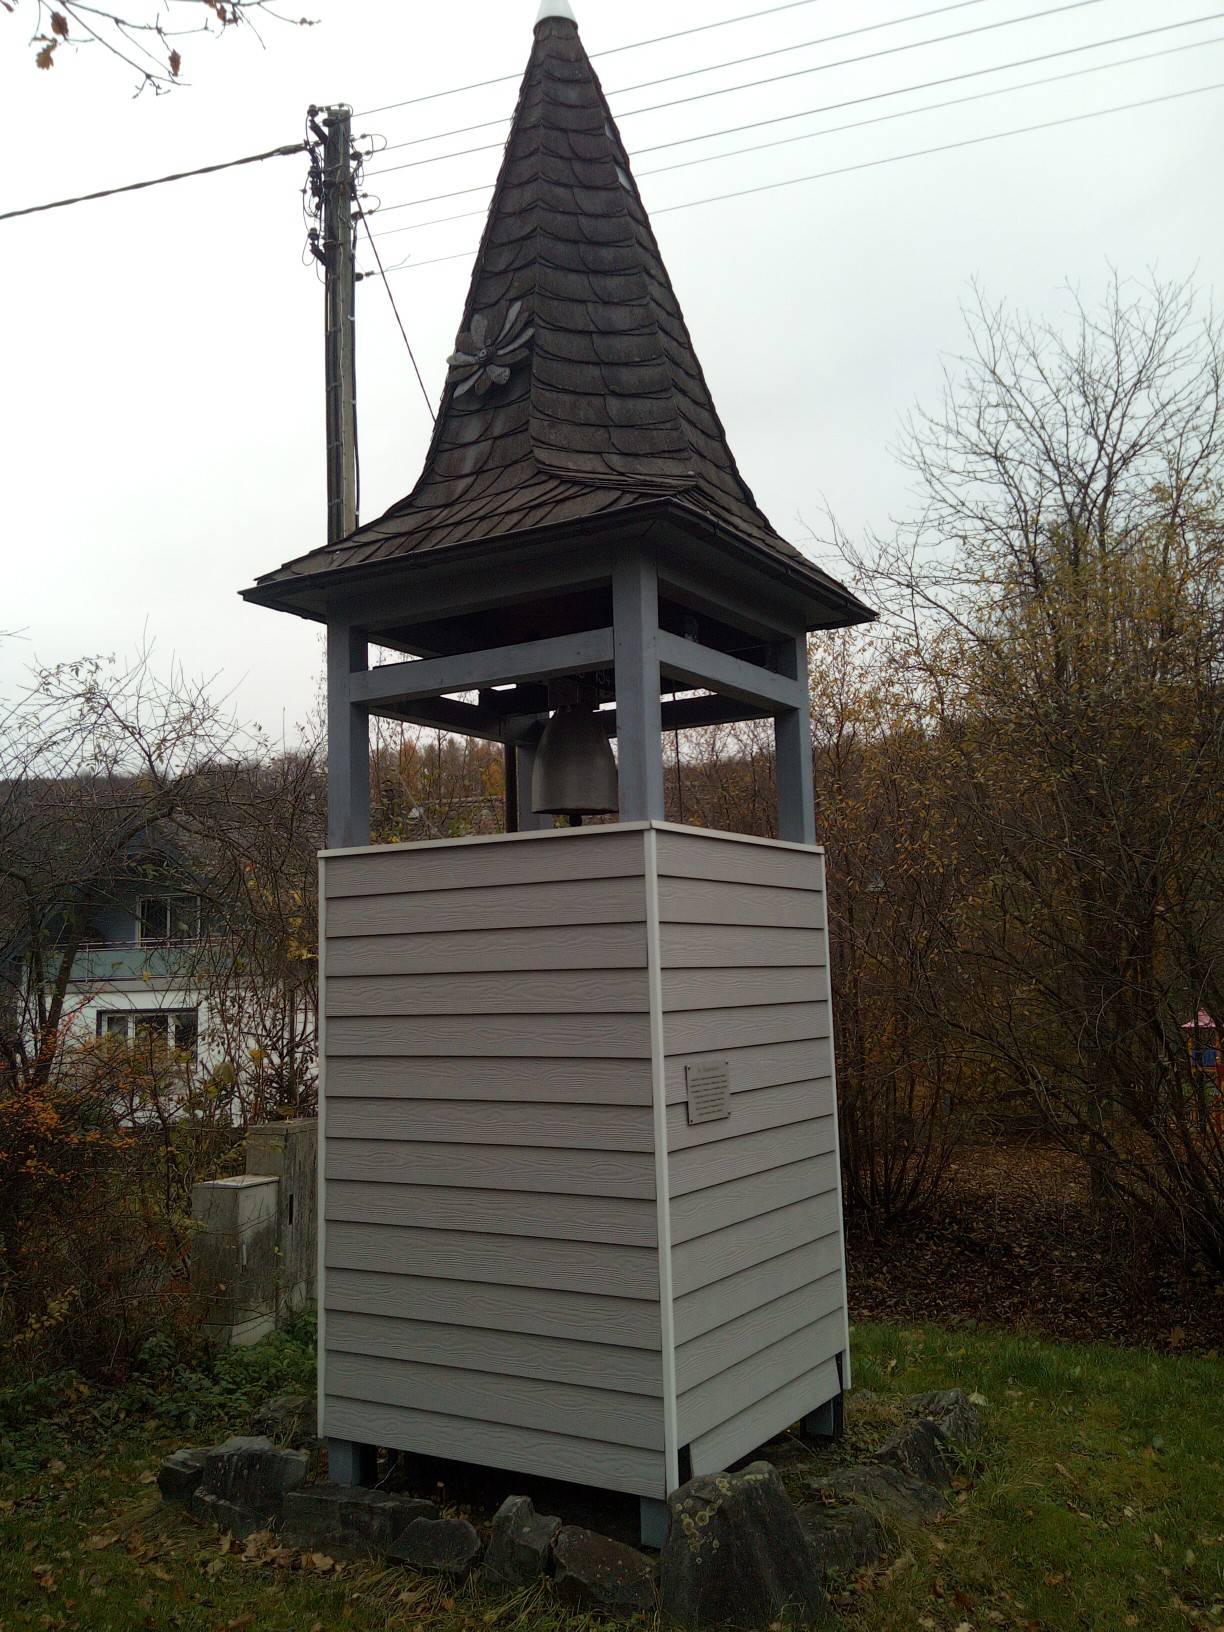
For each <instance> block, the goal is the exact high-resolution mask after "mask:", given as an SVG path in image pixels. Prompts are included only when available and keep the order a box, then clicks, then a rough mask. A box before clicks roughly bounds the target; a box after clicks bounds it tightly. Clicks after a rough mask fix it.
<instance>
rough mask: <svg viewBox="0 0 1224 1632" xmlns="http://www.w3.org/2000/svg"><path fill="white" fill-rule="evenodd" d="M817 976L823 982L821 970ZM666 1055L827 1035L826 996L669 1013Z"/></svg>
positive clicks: (700, 1052) (720, 1049)
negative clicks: (817, 998) (814, 999)
mask: <svg viewBox="0 0 1224 1632" xmlns="http://www.w3.org/2000/svg"><path fill="white" fill-rule="evenodd" d="M815 972H816V973H819V975H820V978H821V980H822V981H823V980H825V978H826V977H825V974H824V971H823V970H820V971H815ZM665 1034H666V1039H667V1052H668V1054H712V1053H718V1052H721V1051H722V1050H723V1049H727V1048H747V1047H749V1046H751V1045H752V1044H754V1043H798V1042H805V1041H808V1040H809V1039H811V1038H814V1037H827V1036H828V1035H829V1005H828V997H827V993H826V994H825V996H824V998H822V999H821V1000H819V1001H814V1002H809V1003H779V1004H773V1003H767V1004H766V1003H763V1004H761V1005H760V1006H759V1007H757V1008H747V1009H719V1008H715V1009H684V1010H681V1011H680V1012H679V1013H669V1014H668V1016H667V1022H666V1033H665Z"/></svg>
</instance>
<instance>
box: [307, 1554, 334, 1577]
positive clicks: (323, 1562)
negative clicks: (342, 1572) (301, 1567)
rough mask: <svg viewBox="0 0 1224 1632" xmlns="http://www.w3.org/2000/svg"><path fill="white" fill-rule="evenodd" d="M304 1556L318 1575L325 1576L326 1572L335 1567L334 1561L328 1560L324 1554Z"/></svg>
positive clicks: (332, 1559)
mask: <svg viewBox="0 0 1224 1632" xmlns="http://www.w3.org/2000/svg"><path fill="white" fill-rule="evenodd" d="M306 1556H307V1558H308V1559H309V1560H310V1563H311V1564H312V1565H313V1566H314V1568H315V1569H316V1570H318V1572H319V1574H320V1575H326V1573H327V1571H328V1570H334V1569H335V1567H336V1561H335V1559H334V1558H329V1557H328V1555H327V1554H326V1553H308V1554H307V1555H306Z"/></svg>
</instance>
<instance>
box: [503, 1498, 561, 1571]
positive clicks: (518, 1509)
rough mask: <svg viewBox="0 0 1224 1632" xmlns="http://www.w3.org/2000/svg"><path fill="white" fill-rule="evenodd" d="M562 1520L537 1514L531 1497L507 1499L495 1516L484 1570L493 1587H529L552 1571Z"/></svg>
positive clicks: (545, 1514)
mask: <svg viewBox="0 0 1224 1632" xmlns="http://www.w3.org/2000/svg"><path fill="white" fill-rule="evenodd" d="M560 1528H561V1520H560V1519H557V1518H553V1517H552V1516H551V1515H550V1514H547V1513H537V1512H536V1510H535V1507H534V1506H533V1504H532V1501H531V1498H530V1496H507V1497H506V1499H505V1501H504V1502H503V1503H502V1505H501V1506H500V1507H499V1508H498V1510H497V1512H496V1513H495V1514H494V1515H493V1529H492V1533H491V1535H490V1537H489V1550H488V1552H487V1553H486V1554H485V1561H484V1570H485V1575H486V1576H487V1577H488V1579H489V1581H490V1582H491V1583H492V1584H495V1585H498V1586H506V1587H529V1586H530V1585H531V1583H532V1582H533V1581H535V1580H537V1579H538V1578H539V1577H540V1576H541V1575H544V1574H545V1573H546V1572H547V1570H548V1564H549V1553H550V1549H551V1547H552V1544H553V1542H554V1540H555V1539H556V1536H557V1532H558V1531H559V1530H560Z"/></svg>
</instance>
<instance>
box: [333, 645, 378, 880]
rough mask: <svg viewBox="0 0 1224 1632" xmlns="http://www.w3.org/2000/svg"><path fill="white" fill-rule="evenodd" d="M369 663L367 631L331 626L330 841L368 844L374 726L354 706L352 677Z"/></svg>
mask: <svg viewBox="0 0 1224 1632" xmlns="http://www.w3.org/2000/svg"><path fill="white" fill-rule="evenodd" d="M368 661H369V647H368V645H367V643H366V636H365V630H364V629H356V628H354V627H353V626H352V624H348V623H329V624H328V626H327V842H328V845H329V846H330V847H331V848H332V849H344V848H346V847H347V846H349V845H357V844H369V842H370V722H369V719H368V717H367V716H366V714H365V712H364V711H363V710H362V709H359V708H354V707H353V704H352V695H351V694H352V683H353V676H354V674H357V673H360V671H361V670H363V669H364V668H365V666H366V663H367V662H368Z"/></svg>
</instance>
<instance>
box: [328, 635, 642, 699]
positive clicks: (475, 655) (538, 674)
mask: <svg viewBox="0 0 1224 1632" xmlns="http://www.w3.org/2000/svg"><path fill="white" fill-rule="evenodd" d="M612 659H613V640H612V631H611V629H590V630H585V631H583V632H581V633H579V634H576V635H555V636H553V637H552V638H551V639H548V640H529V641H524V642H523V643H522V644H521V645H518V646H493V647H490V648H489V649H488V650H486V651H480V652H456V653H454V654H453V655H450V656H447V657H424V658H421V659H420V660H419V661H418V662H415V663H382V664H379V666H378V667H377V668H375V669H368V670H367V671H366V672H365V673H364V674H360V675H354V676H353V681H352V700H353V702H354V703H358V704H361V703H366V704H378V703H383V702H396V703H398V702H404V701H411V700H412V699H413V698H416V697H435V696H437V695H438V694H439V693H442V692H448V691H476V690H479V688H480V687H481V686H497V685H504V684H506V683H508V682H509V681H512V680H548V679H552V678H555V677H556V676H557V675H562V674H582V673H584V672H586V671H587V670H590V669H607V668H611V666H612Z"/></svg>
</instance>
